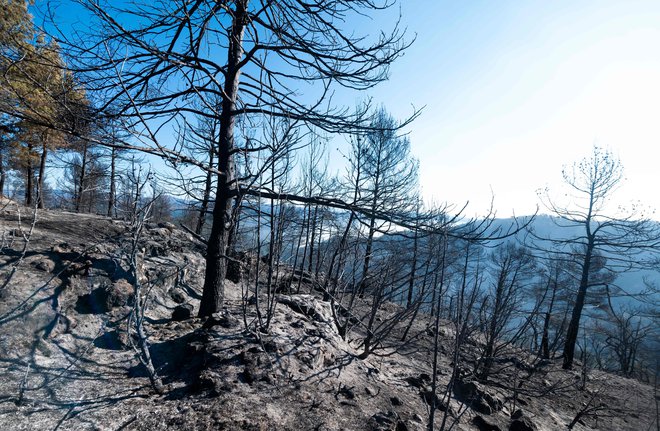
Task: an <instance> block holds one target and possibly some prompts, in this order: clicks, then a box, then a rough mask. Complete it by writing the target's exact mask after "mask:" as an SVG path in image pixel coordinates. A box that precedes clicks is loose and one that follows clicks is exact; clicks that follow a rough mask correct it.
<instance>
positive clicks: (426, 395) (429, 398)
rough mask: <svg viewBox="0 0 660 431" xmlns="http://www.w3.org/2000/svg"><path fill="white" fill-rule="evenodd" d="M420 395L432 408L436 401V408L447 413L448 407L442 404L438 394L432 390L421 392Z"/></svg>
mask: <svg viewBox="0 0 660 431" xmlns="http://www.w3.org/2000/svg"><path fill="white" fill-rule="evenodd" d="M419 395H420V396H421V397H422V399H423V400H424V402H426V404H428V405H429V406H431V405H432V404H433V402H434V400H435V408H436V409H438V410H441V411H443V412H444V411H446V410H447V405H446V404H445V403H443V402H442V400H441V399H440V397H439V396H438V394H434V393H433V391H430V390H421V391H420V392H419Z"/></svg>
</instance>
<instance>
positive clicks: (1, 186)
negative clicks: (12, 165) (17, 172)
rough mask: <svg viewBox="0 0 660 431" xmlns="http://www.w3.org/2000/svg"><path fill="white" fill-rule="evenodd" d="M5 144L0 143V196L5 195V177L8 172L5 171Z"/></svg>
mask: <svg viewBox="0 0 660 431" xmlns="http://www.w3.org/2000/svg"><path fill="white" fill-rule="evenodd" d="M4 145H5V144H4V143H0V196H4V195H5V179H6V178H7V173H6V171H5V160H4V152H5V148H4Z"/></svg>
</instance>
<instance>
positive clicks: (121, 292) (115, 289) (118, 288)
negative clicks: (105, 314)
mask: <svg viewBox="0 0 660 431" xmlns="http://www.w3.org/2000/svg"><path fill="white" fill-rule="evenodd" d="M105 293H106V296H105V306H106V310H112V309H113V308H115V307H122V306H124V305H127V304H130V303H131V302H132V301H133V296H134V295H135V288H134V287H133V285H132V284H131V283H129V282H128V280H126V279H124V278H121V279H119V280H117V281H115V282H114V283H112V285H111V286H110V287H108V288H106V292H105Z"/></svg>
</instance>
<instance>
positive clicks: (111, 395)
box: [0, 202, 658, 431]
mask: <svg viewBox="0 0 660 431" xmlns="http://www.w3.org/2000/svg"><path fill="white" fill-rule="evenodd" d="M33 220H34V219H33V215H32V211H30V210H29V209H25V208H20V207H18V206H16V205H15V204H12V203H10V202H5V203H3V204H2V205H0V429H2V430H55V429H70V430H161V429H162V430H165V429H173V430H174V429H176V430H204V429H208V430H224V429H227V430H233V429H236V430H238V429H248V430H288V429H291V430H342V429H344V430H368V429H372V430H398V431H401V430H424V429H426V428H425V427H426V426H425V424H426V421H427V418H428V414H429V401H431V392H430V386H431V376H430V374H431V358H432V356H431V346H432V342H433V340H434V333H433V331H432V330H430V329H428V328H429V326H428V323H429V322H428V317H426V316H424V315H420V316H419V317H418V319H417V321H416V323H415V325H413V327H412V328H411V331H410V333H411V334H414V336H413V337H412V340H410V339H409V341H408V342H406V343H400V342H394V340H395V339H398V338H400V335H401V333H400V331H399V332H397V331H395V335H398V336H399V337H393V338H392V342H393V344H392V345H393V346H394V347H395V349H389V350H386V351H382V352H380V353H386V354H384V355H382V354H380V355H371V356H369V357H368V358H367V359H359V358H358V357H357V354H358V353H359V352H358V351H357V344H356V343H355V342H352V341H351V340H350V339H349V340H348V341H346V340H343V339H342V337H340V336H339V334H338V333H337V331H336V329H335V326H334V324H333V322H332V318H331V309H330V304H329V303H327V302H324V301H322V300H321V296H320V295H318V294H317V293H315V292H314V291H313V289H311V288H310V287H309V286H307V285H305V284H304V285H303V289H302V292H304V293H300V294H294V293H285V292H281V293H280V294H279V303H278V305H277V306H276V308H275V313H274V317H273V320H272V322H271V325H270V330H269V331H268V332H267V333H255V332H253V331H250V330H246V326H247V327H251V325H250V323H251V322H253V321H254V319H256V315H255V311H254V305H253V302H254V300H255V298H253V297H252V298H251V297H250V295H249V292H246V291H245V290H244V289H245V285H244V283H243V284H242V283H240V282H239V283H234V282H232V281H229V280H228V281H227V301H226V307H225V310H224V311H223V313H219V314H216V315H214V316H213V317H212V318H211V319H204V320H202V319H198V318H195V317H193V316H195V315H196V314H195V313H196V311H197V309H198V305H199V299H200V294H201V286H202V278H203V264H204V261H203V254H202V253H203V245H202V244H200V243H199V241H197V240H196V239H194V238H192V237H191V236H190V235H189V234H187V233H186V232H184V231H182V230H179V229H177V228H175V227H174V226H173V225H171V224H160V225H147V226H146V228H145V231H144V233H143V235H142V238H141V242H140V248H139V255H138V257H139V262H140V268H139V272H140V280H141V282H142V284H143V286H145V287H146V288H145V294H147V295H148V299H147V303H146V312H145V321H146V331H147V334H148V336H149V341H150V343H151V349H150V351H151V354H152V357H153V360H154V365H155V367H156V369H157V371H158V374H159V375H160V376H161V377H162V379H163V383H164V384H165V391H164V393H163V394H162V395H158V394H156V393H155V392H154V391H153V390H152V388H151V385H150V381H149V378H148V376H147V373H146V370H145V368H144V366H142V364H141V363H140V361H139V360H138V354H137V352H136V350H134V348H133V347H132V346H133V344H134V343H133V341H134V340H133V339H132V338H131V337H130V336H129V335H127V334H128V333H127V329H128V327H129V325H131V320H130V319H129V318H128V316H129V315H130V312H131V310H132V307H131V306H130V304H131V303H132V295H133V293H134V287H133V285H132V283H131V282H130V280H131V277H130V267H129V265H128V256H129V255H130V253H131V238H132V232H131V230H130V228H129V226H128V224H126V223H124V222H120V221H112V220H110V219H107V218H104V217H99V216H92V215H79V214H73V213H66V212H59V211H47V210H46V211H39V213H38V214H37V219H36V223H33ZM27 239H29V241H27ZM396 311H397V306H395V305H393V304H391V305H388V307H386V309H385V310H384V311H383V313H382V314H381V315H380V316H379V317H378V318H379V319H387V316H388V313H395V312H396ZM246 324H247V325H246ZM438 335H439V337H440V347H441V349H440V352H441V355H440V361H439V373H438V382H439V387H440V388H441V389H442V390H444V389H445V388H446V385H447V383H448V381H449V378H450V375H451V372H452V360H451V357H450V355H449V351H450V350H451V345H452V340H453V332H452V329H451V325H450V324H449V323H448V322H443V326H442V329H441V331H440V333H439V334H438ZM397 343H398V344H397ZM530 363H531V362H530V361H529V360H528V358H527V357H526V356H525V354H524V353H523V352H517V353H515V352H514V353H513V354H512V356H511V358H507V359H505V360H503V361H502V363H501V364H500V366H501V367H500V368H501V371H500V372H499V373H498V375H497V376H496V377H495V378H493V379H492V380H490V381H489V382H488V383H487V384H484V383H481V382H476V381H473V380H472V379H471V378H470V377H469V376H468V375H467V374H466V375H463V374H462V375H461V378H460V379H458V380H457V381H456V383H455V385H454V388H453V390H452V391H451V400H450V401H449V403H448V405H447V404H442V403H438V404H441V405H440V408H439V409H438V410H437V412H436V424H437V425H436V429H439V426H440V424H441V422H442V421H443V417H444V419H445V423H446V426H447V429H449V426H450V425H451V426H453V428H452V429H455V430H508V429H511V430H539V431H540V430H560V429H566V428H567V425H568V424H569V423H570V422H571V421H573V419H574V418H575V417H576V415H578V414H579V413H580V412H582V414H581V417H580V420H579V421H577V422H576V424H575V426H574V428H573V429H575V430H593V429H601V430H654V429H657V427H658V424H657V410H656V408H657V398H656V396H655V395H654V391H653V388H652V387H650V386H648V385H645V384H642V383H639V382H637V381H635V380H630V379H624V378H622V377H619V376H616V375H612V374H606V373H599V372H591V373H589V374H588V376H587V379H586V384H585V388H584V389H580V386H581V384H582V374H581V372H580V371H579V370H577V371H563V370H561V368H560V364H559V362H553V361H548V362H546V363H540V364H536V366H534V367H532V366H531V365H530ZM445 413H446V414H445Z"/></svg>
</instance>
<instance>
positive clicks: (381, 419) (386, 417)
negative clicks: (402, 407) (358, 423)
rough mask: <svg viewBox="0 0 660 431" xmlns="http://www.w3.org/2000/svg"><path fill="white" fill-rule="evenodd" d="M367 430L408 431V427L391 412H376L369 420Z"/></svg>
mask: <svg viewBox="0 0 660 431" xmlns="http://www.w3.org/2000/svg"><path fill="white" fill-rule="evenodd" d="M367 429H369V430H372V431H408V426H407V425H406V424H405V422H403V421H402V420H401V418H399V415H398V414H397V413H396V412H395V411H392V410H389V411H387V412H378V413H376V414H375V415H373V416H372V417H371V418H369V421H368V422H367Z"/></svg>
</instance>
